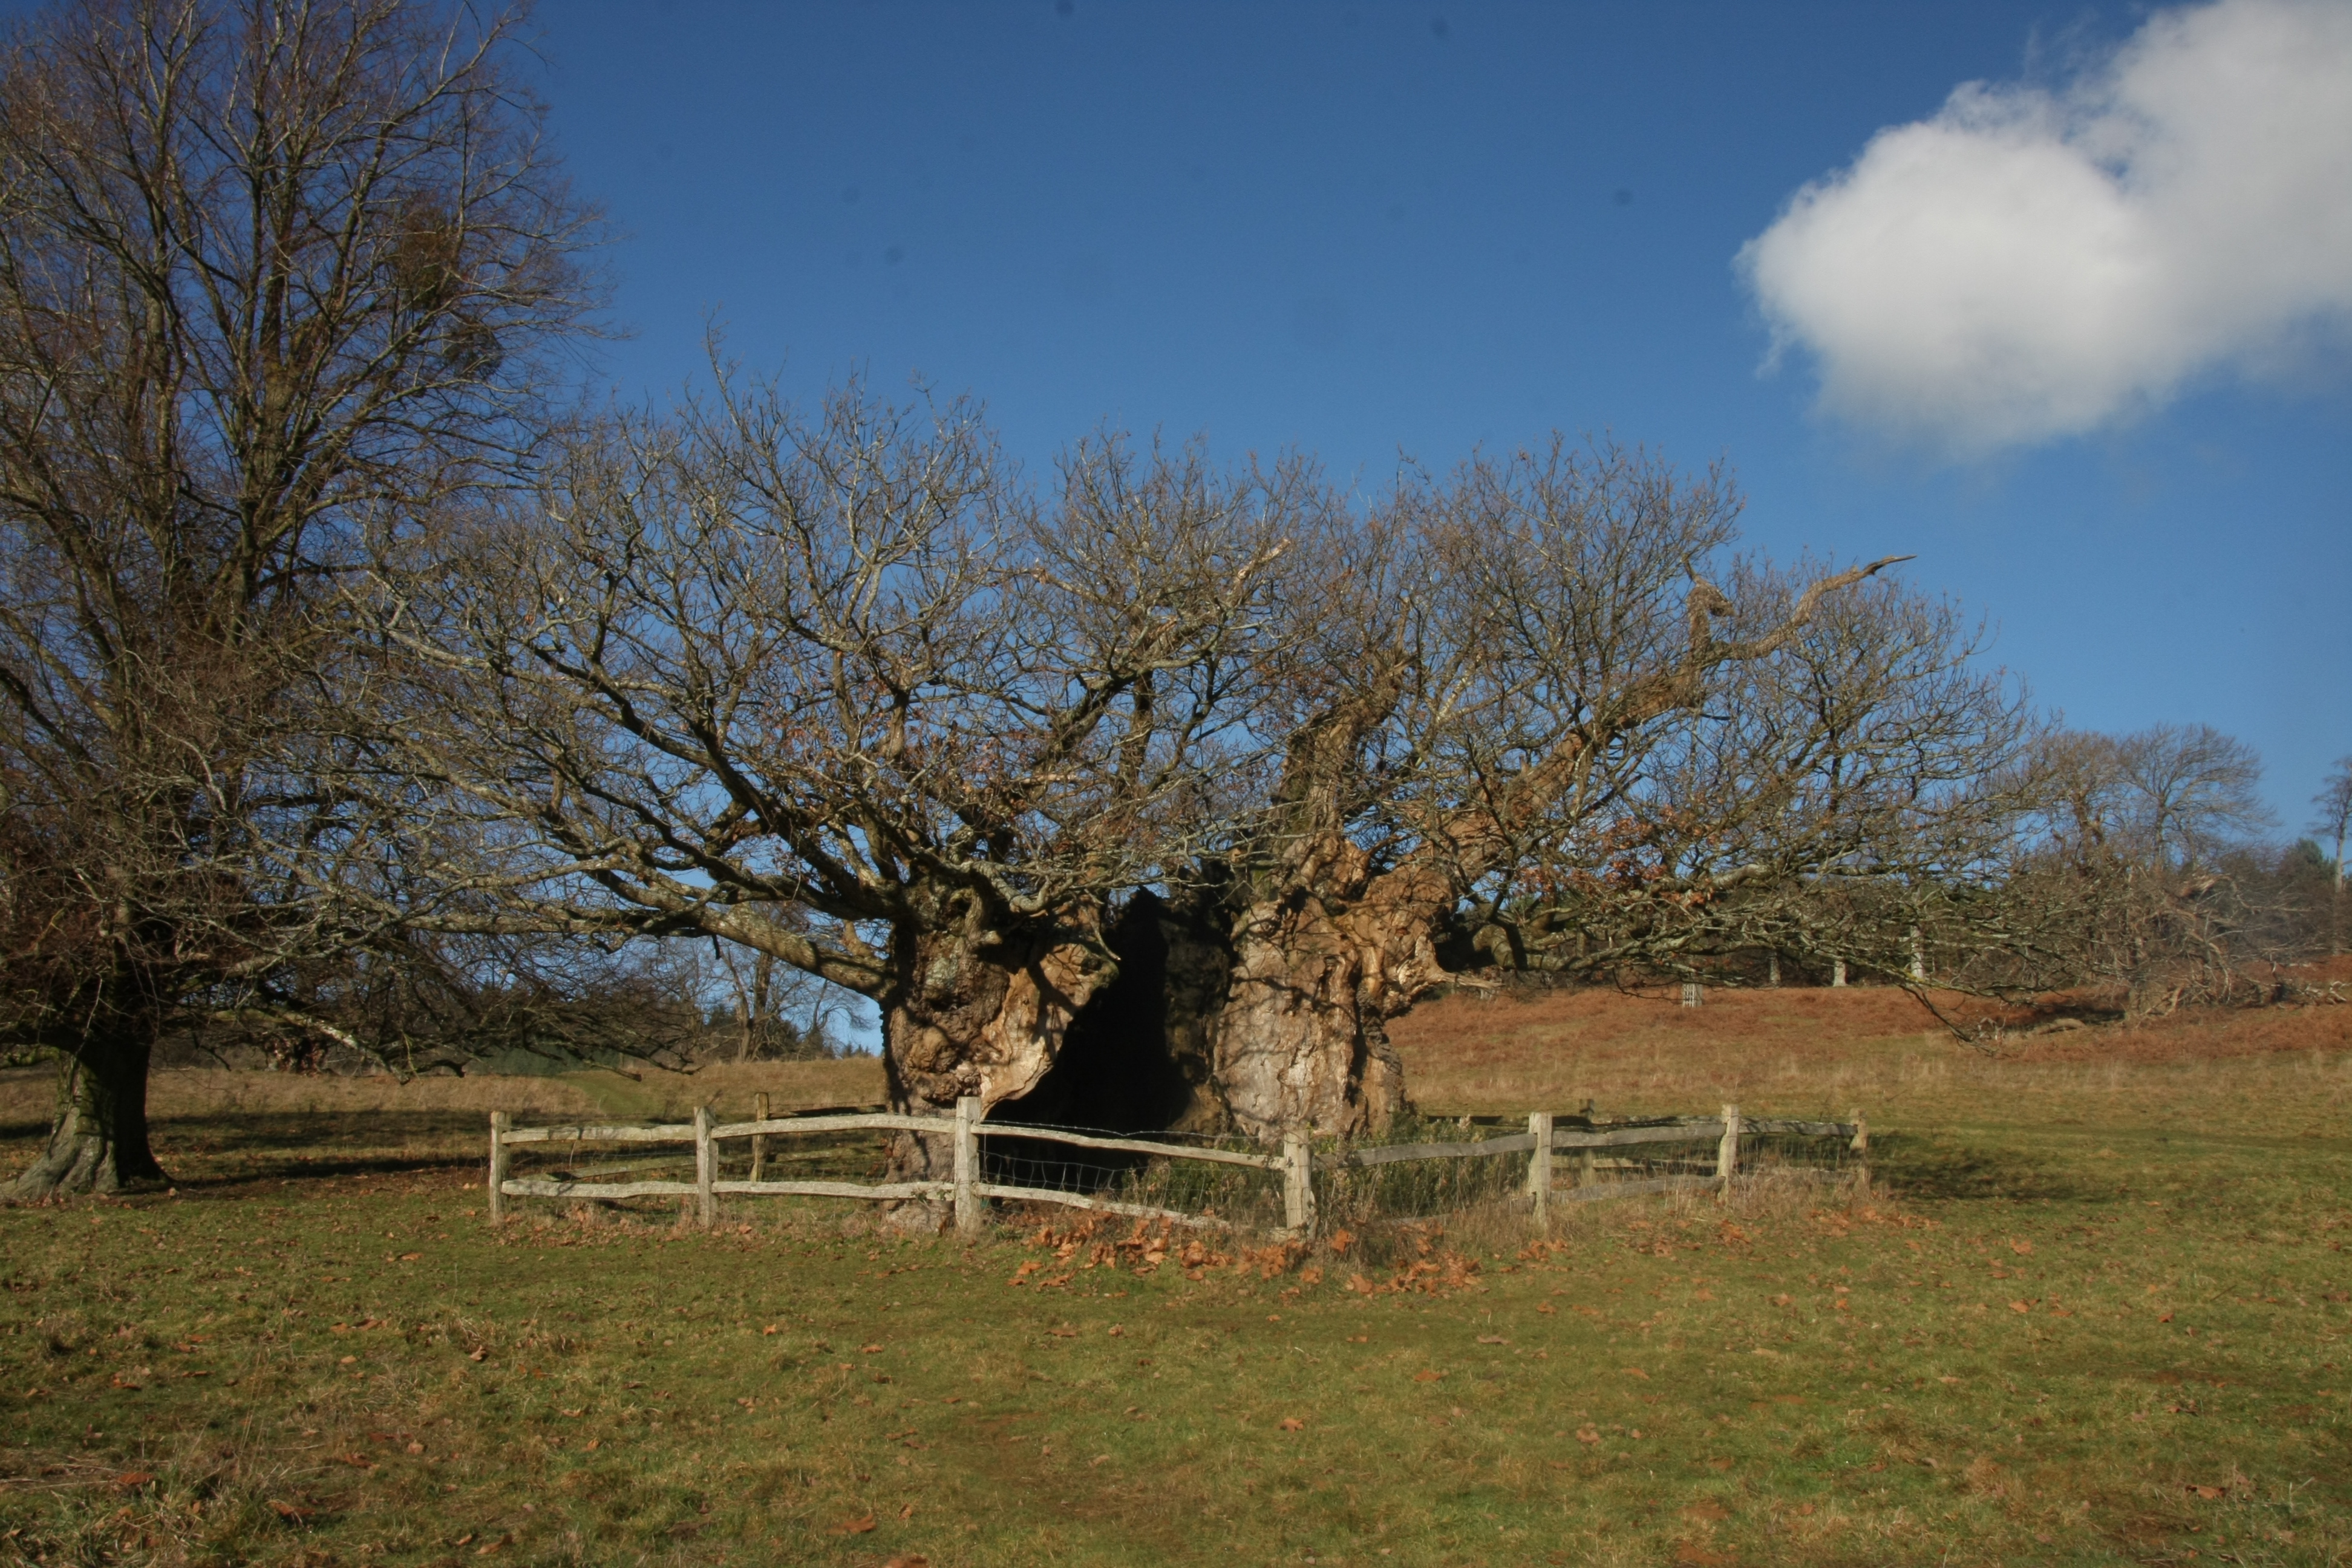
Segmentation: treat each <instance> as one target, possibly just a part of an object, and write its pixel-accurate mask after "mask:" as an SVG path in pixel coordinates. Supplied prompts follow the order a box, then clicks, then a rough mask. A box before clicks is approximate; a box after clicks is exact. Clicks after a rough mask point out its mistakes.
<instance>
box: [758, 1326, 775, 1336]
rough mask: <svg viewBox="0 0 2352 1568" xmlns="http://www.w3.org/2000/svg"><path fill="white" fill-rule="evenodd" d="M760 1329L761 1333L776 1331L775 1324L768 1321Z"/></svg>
mask: <svg viewBox="0 0 2352 1568" xmlns="http://www.w3.org/2000/svg"><path fill="white" fill-rule="evenodd" d="M775 1331H776V1325H775V1324H773V1323H770V1324H769V1325H768V1326H767V1327H766V1328H764V1329H761V1333H763V1334H772V1333H774V1332H775Z"/></svg>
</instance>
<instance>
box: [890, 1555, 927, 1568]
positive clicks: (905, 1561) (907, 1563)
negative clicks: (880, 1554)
mask: <svg viewBox="0 0 2352 1568" xmlns="http://www.w3.org/2000/svg"><path fill="white" fill-rule="evenodd" d="M882 1568H931V1560H930V1559H929V1558H928V1557H926V1556H924V1555H923V1554H922V1553H920V1552H917V1553H916V1554H915V1555H914V1556H912V1557H893V1558H892V1559H890V1561H889V1562H887V1563H884V1564H882Z"/></svg>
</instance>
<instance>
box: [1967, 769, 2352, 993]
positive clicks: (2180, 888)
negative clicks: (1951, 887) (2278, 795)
mask: <svg viewBox="0 0 2352 1568" xmlns="http://www.w3.org/2000/svg"><path fill="white" fill-rule="evenodd" d="M2032 768H2033V769H2034V770H2035V771H2037V772H2038V773H2040V774H2041V776H2042V793H2043V796H2044V798H2043V804H2042V805H2041V806H2040V807H2039V808H2037V809H2036V810H2035V811H2034V812H2032V813H2031V814H2029V815H2028V816H2025V817H2023V818H2021V824H2020V828H2021V830H2020V833H2019V845H2020V851H2019V855H2018V859H2017V864H2016V867H2015V869H2014V871H2013V873H2012V876H2011V879H2010V880H2009V881H2008V883H2007V884H2006V885H2005V888H2004V889H2003V898H2002V902H2003V904H2004V906H2005V907H2006V908H2007V909H2008V910H2010V911H2011V920H2012V921H2013V922H2014V923H2015V924H2016V925H2017V926H2019V927H2021V928H2024V927H2028V926H2030V927H2031V928H2032V930H2033V931H2034V932H2035V936H2034V940H2033V942H2032V943H2031V944H2028V943H2022V942H2021V943H2019V944H2018V945H2017V948H2016V950H2015V954H2017V955H2021V954H2023V953H2025V952H2028V951H2031V952H2032V953H2034V954H2035V955H2037V960H2038V961H2037V962H2036V963H2032V964H2021V963H2016V958H2015V956H2014V955H2013V956H2012V963H2013V964H2015V965H2016V966H2015V969H2014V978H2015V980H2016V981H2017V982H2018V983H2019V984H2022V985H2026V986H2028V987H2029V988H2031V987H2032V986H2035V985H2047V984H2063V985H2083V984H2090V985H2094V986H2098V987H2103V988H2106V989H2109V990H2111V991H2112V992H2113V993H2114V994H2115V995H2116V999H2117V1000H2118V1001H2119V1003H2120V1005H2123V1006H2124V1007H2126V1008H2127V1009H2129V1010H2132V1011H2159V1012H2160V1011H2168V1010H2169V1009H2171V1008H2173V1007H2177V1006H2179V1005H2182V1004H2183V1003H2226V1002H2232V1001H2249V1000H2257V999H2264V998H2268V997H2270V996H2271V995H2273V994H2275V992H2276V988H2277V986H2278V984H2280V981H2279V978H2278V975H2279V973H2280V971H2281V969H2282V967H2283V966H2284V965H2287V964H2290V963H2295V962H2298V961H2300V960H2302V959H2304V958H2305V957H2308V956H2310V952H2311V949H2312V939H2311V937H2310V935H2309V932H2310V931H2313V930H2315V928H2316V926H2317V924H2318V921H2317V918H2316V911H2315V910H2311V909H2307V908H2305V907H2303V906H2305V905H2307V904H2308V903H2309V902H2310V901H2311V900H2310V899H2309V896H2308V891H2307V888H2306V886H2305V879H2303V878H2301V877H2299V876H2298V875H2296V874H2295V867H2294V855H2293V854H2292V853H2291V852H2290V853H2289V854H2287V855H2285V856H2280V855H2278V854H2275V853H2273V851H2270V850H2268V849H2265V848H2263V846H2262V845H2261V844H2260V843H2259V842H2258V840H2257V839H2256V838H2255V837H2254V836H2255V835H2256V834H2258V833H2259V832H2260V831H2261V829H2263V827H2265V826H2268V825H2269V824H2270V822H2271V820H2272V819H2271V817H2270V815H2269V813H2268V811H2267V810H2266V809H2265V808H2264V806H2263V804H2262V802H2261V799H2260V797H2259V796H2258V795H2257V794H2256V793H2255V791H2256V786H2257V784H2258V783H2259V781H2260V778H2261V773H2262V765H2261V761H2260V759H2259V758H2258V757H2257V756H2256V755H2255V754H2254V752H2253V750H2252V747H2250V746H2248V745H2246V744H2245V743H2244V742H2240V741H2236V740H2233V739H2231V737H2229V736H2226V735H2222V734H2220V733H2218V732H2217V731H2213V730H2211V729H2210V728H2209V727H2207V726H2203V725H2197V726H2175V725H2158V726H2156V727H2153V728H2151V729H2148V730H2144V731H2138V732H2137V733H2135V734H2131V735H2126V736H2122V737H2110V736H2105V735H2096V734H2084V733H2061V734H2054V735H2052V736H2050V737H2048V738H2047V739H2046V740H2045V741H2044V742H2042V745H2041V747H2040V748H2039V751H2038V754H2037V755H2036V756H2035V757H2034V759H2033V760H2032ZM2051 960H2055V961H2056V962H2055V963H2052V962H2049V961H2051Z"/></svg>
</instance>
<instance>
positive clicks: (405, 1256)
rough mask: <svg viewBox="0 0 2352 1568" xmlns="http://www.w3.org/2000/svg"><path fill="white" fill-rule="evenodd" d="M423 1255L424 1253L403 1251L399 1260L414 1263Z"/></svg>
mask: <svg viewBox="0 0 2352 1568" xmlns="http://www.w3.org/2000/svg"><path fill="white" fill-rule="evenodd" d="M424 1256H425V1254H423V1253H421V1252H404V1253H402V1254H401V1255H400V1260H401V1261H402V1262H403V1263H414V1262H415V1261H416V1260H417V1259H418V1258H422V1257H424Z"/></svg>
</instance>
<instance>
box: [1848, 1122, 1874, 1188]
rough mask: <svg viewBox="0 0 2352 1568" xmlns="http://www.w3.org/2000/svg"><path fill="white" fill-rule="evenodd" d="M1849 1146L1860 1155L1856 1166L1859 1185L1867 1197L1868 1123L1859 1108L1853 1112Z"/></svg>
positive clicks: (1868, 1164) (1868, 1186)
mask: <svg viewBox="0 0 2352 1568" xmlns="http://www.w3.org/2000/svg"><path fill="white" fill-rule="evenodd" d="M1851 1147H1852V1148H1853V1152H1854V1153H1855V1154H1857V1155H1859V1156H1861V1159H1860V1163H1859V1166H1858V1169H1859V1172H1860V1174H1861V1182H1860V1185H1861V1188H1862V1193H1863V1195H1864V1196H1865V1197H1867V1196H1868V1195H1869V1194H1870V1123H1869V1122H1867V1121H1864V1120H1863V1116H1862V1111H1861V1110H1859V1109H1856V1110H1855V1111H1854V1112H1853V1144H1852V1145H1851Z"/></svg>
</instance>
